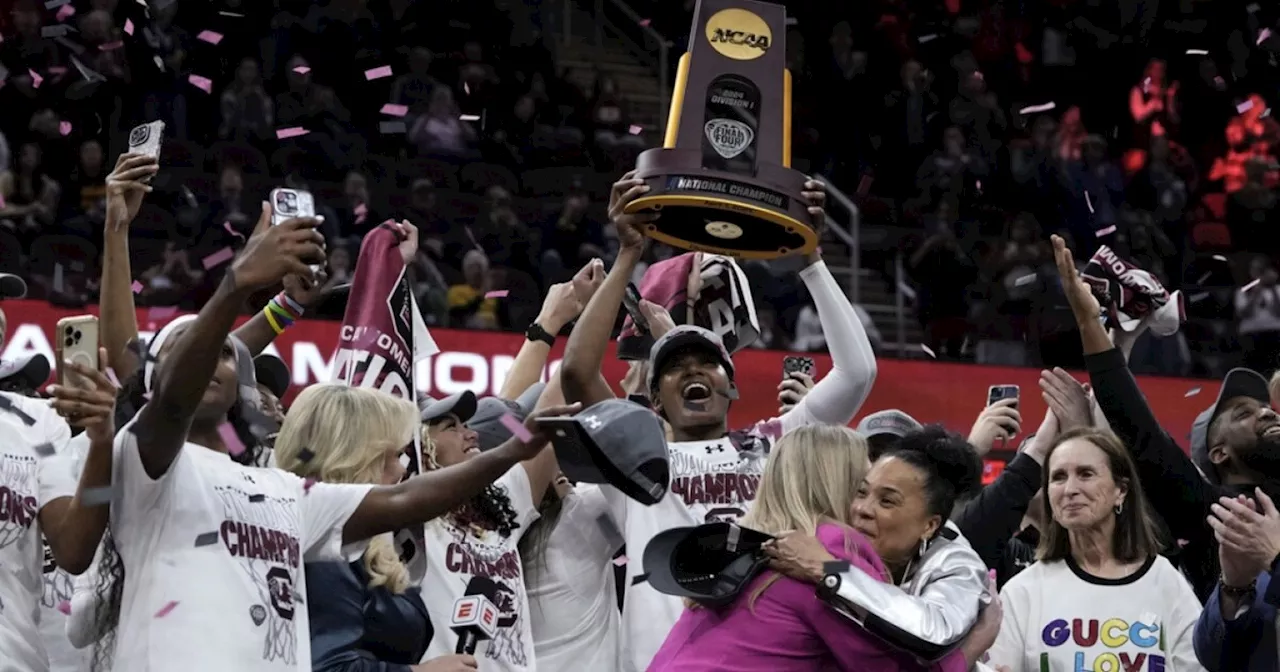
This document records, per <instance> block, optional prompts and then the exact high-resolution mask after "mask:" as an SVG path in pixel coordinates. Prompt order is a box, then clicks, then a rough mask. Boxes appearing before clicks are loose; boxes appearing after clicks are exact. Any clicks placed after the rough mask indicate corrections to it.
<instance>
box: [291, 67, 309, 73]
mask: <svg viewBox="0 0 1280 672" xmlns="http://www.w3.org/2000/svg"><path fill="white" fill-rule="evenodd" d="M293 71H294V72H296V73H298V74H299V75H305V74H307V73H308V72H311V68H308V67H307V66H305V65H299V66H298V67H296V68H294V69H293Z"/></svg>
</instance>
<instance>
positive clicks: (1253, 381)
mask: <svg viewBox="0 0 1280 672" xmlns="http://www.w3.org/2000/svg"><path fill="white" fill-rule="evenodd" d="M1237 397H1248V398H1250V399H1256V400H1258V401H1259V402H1261V403H1263V404H1267V405H1270V404H1271V394H1270V392H1269V391H1268V390H1267V379H1266V378H1263V377H1262V374H1260V373H1258V372H1257V371H1254V370H1253V369H1243V368H1236V369H1231V370H1230V371H1228V372H1227V375H1226V377H1224V378H1223V379H1222V388H1221V389H1220V390H1218V398H1217V399H1215V400H1214V401H1213V405H1212V406H1210V407H1209V408H1206V409H1205V410H1204V411H1202V412H1201V413H1200V415H1198V416H1196V420H1195V422H1194V423H1192V424H1191V459H1192V461H1194V462H1195V464H1196V467H1198V468H1199V469H1200V473H1201V474H1202V475H1203V476H1204V478H1205V480H1207V481H1209V482H1210V483H1212V484H1214V485H1218V484H1219V482H1218V470H1217V469H1216V468H1215V467H1214V465H1213V461H1212V460H1210V459H1209V426H1210V425H1212V424H1213V421H1214V419H1215V418H1217V417H1218V414H1219V413H1221V412H1222V411H1223V410H1224V408H1225V406H1226V404H1227V402H1229V401H1231V400H1232V399H1235V398H1237Z"/></svg>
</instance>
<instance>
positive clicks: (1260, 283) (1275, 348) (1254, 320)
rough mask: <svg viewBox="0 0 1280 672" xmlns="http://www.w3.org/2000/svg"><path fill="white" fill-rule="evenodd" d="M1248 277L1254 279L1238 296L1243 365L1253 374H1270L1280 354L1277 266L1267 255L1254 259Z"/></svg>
mask: <svg viewBox="0 0 1280 672" xmlns="http://www.w3.org/2000/svg"><path fill="white" fill-rule="evenodd" d="M1249 276H1250V277H1251V278H1252V280H1251V281H1250V283H1249V284H1247V285H1245V286H1244V287H1242V288H1240V289H1239V290H1237V291H1236V297H1235V303H1236V315H1237V316H1238V317H1239V319H1240V343H1241V345H1242V346H1243V350H1244V362H1245V366H1247V367H1249V368H1251V369H1253V370H1254V371H1270V370H1272V369H1273V368H1275V367H1276V364H1277V358H1276V355H1277V354H1280V287H1277V286H1276V279H1277V275H1276V269H1275V266H1274V265H1273V264H1272V262H1271V260H1270V259H1268V258H1266V257H1264V256H1257V257H1254V258H1253V261H1252V262H1251V263H1250V264H1249Z"/></svg>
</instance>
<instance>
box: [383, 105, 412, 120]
mask: <svg viewBox="0 0 1280 672" xmlns="http://www.w3.org/2000/svg"><path fill="white" fill-rule="evenodd" d="M382 113H383V114H387V115H390V116H393V117H403V116H404V115H406V114H409V106H408V105H396V104H395V103H387V104H386V105H383V106H382Z"/></svg>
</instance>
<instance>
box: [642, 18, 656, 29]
mask: <svg viewBox="0 0 1280 672" xmlns="http://www.w3.org/2000/svg"><path fill="white" fill-rule="evenodd" d="M639 23H640V27H641V28H648V27H649V24H650V23H653V22H652V21H650V20H649V19H640V22H639Z"/></svg>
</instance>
